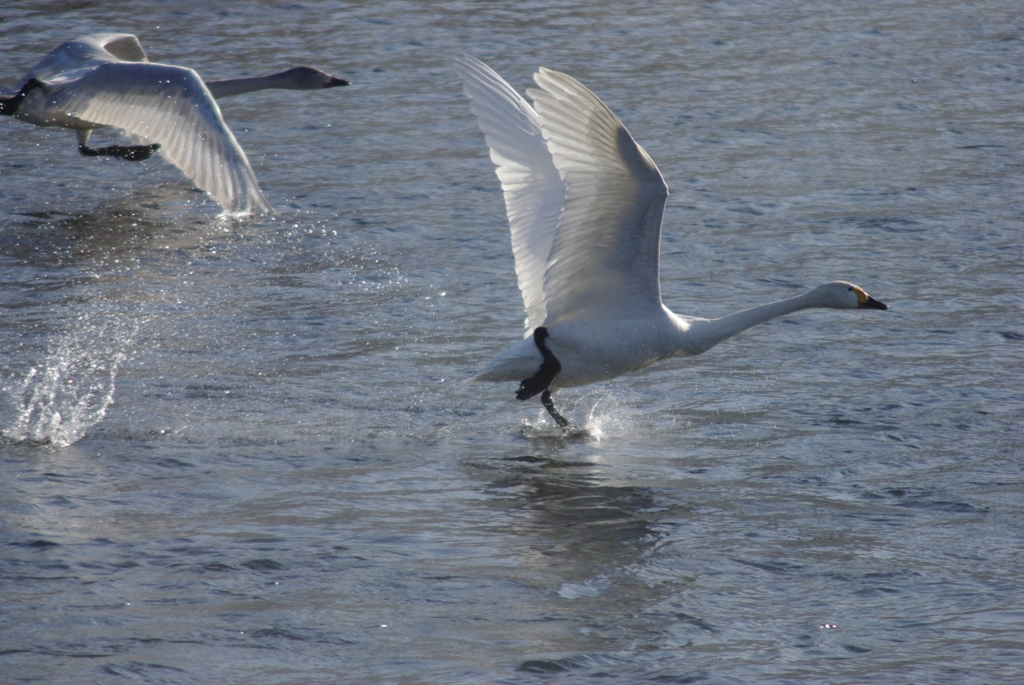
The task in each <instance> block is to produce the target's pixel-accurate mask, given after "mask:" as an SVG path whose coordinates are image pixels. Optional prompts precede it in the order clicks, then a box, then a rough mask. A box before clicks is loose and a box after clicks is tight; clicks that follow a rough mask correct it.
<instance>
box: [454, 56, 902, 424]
mask: <svg viewBox="0 0 1024 685" xmlns="http://www.w3.org/2000/svg"><path fill="white" fill-rule="evenodd" d="M456 70H457V71H458V73H459V76H461V77H462V81H463V83H464V87H465V92H466V95H467V96H468V97H469V98H470V103H471V108H472V111H473V113H474V114H476V116H477V119H478V123H479V125H480V128H481V129H482V130H483V132H484V135H485V138H486V140H487V144H488V146H490V149H491V160H492V161H493V162H494V163H495V164H496V165H497V167H498V168H497V173H498V178H499V179H500V181H501V186H502V189H503V190H504V193H505V206H506V209H507V211H508V218H509V224H510V226H511V229H512V249H513V252H514V254H515V261H516V273H517V275H518V277H519V288H520V290H522V293H523V302H524V304H525V306H526V312H527V319H526V336H525V339H524V340H523V341H522V342H520V343H519V344H517V345H515V346H514V347H512V348H511V349H509V350H507V351H505V352H502V353H501V354H499V355H498V356H497V357H495V358H494V359H493V360H491V362H490V363H489V364H488V365H487V366H486V367H485V368H484V369H483V371H481V372H480V373H479V374H478V375H477V376H476V377H475V378H474V379H473V380H474V381H520V385H519V390H518V392H517V394H516V398H517V399H520V400H525V399H528V398H530V397H533V396H535V395H537V394H540V395H541V402H543V404H544V406H545V408H547V410H548V412H549V413H550V414H551V416H552V418H554V420H555V422H556V423H557V424H558V425H559V426H561V427H563V428H565V427H568V426H569V422H568V421H567V420H566V419H565V417H563V416H562V415H561V414H560V413H559V412H558V411H557V410H556V409H555V407H554V404H553V402H552V400H551V393H552V391H555V390H557V389H559V388H567V387H573V386H580V385H586V384H588V383H595V382H597V381H603V380H606V379H609V378H614V377H615V376H619V375H621V374H624V373H629V372H631V371H636V370H638V369H641V368H643V367H645V366H647V365H649V364H652V363H654V362H656V361H658V360H659V359H665V358H668V357H675V356H683V355H693V354H700V353H701V352H704V351H706V350H708V349H710V348H711V347H713V346H715V345H717V344H718V343H720V342H722V341H723V340H725V339H727V338H730V337H732V336H734V335H736V334H738V333H740V332H741V331H744V330H746V329H748V328H750V327H751V326H756V325H757V324H759V323H764V322H765V321H768V320H770V319H774V318H776V317H778V316H783V315H785V314H790V313H792V312H796V311H799V310H801V309H807V308H810V307H831V308H835V309H858V308H860V309H888V307H887V306H886V305H885V304H883V303H881V302H879V301H878V300H876V299H874V298H872V297H869V296H868V295H867V293H865V292H864V291H863V290H861V289H860V288H858V287H857V286H855V285H852V284H850V283H846V282H843V281H835V282H832V283H826V284H825V285H822V286H819V287H818V288H815V289H814V290H812V291H810V292H808V293H805V294H803V295H799V296H797V297H792V298H789V299H787V300H782V301H780V302H774V303H771V304H767V305H763V306H761V307H754V308H753V309H747V310H745V311H741V312H738V313H736V314H732V315H729V316H725V317H722V318H720V319H704V318H699V317H693V316H680V315H677V314H673V313H672V312H671V311H669V310H668V308H667V307H665V305H663V304H662V302H661V287H660V285H659V282H658V259H659V248H660V242H661V219H662V213H663V211H664V208H665V200H666V199H667V198H668V189H667V187H666V185H665V181H664V179H663V178H662V176H661V173H660V172H659V171H658V168H657V167H656V166H655V164H654V162H653V161H652V160H651V158H650V157H649V156H648V155H647V153H646V152H645V151H644V150H643V148H641V147H640V146H639V145H637V144H636V142H635V141H634V140H633V138H632V137H631V136H630V135H629V132H628V131H626V128H625V127H624V126H623V125H622V123H621V122H620V121H619V120H618V118H616V116H615V115H614V114H612V112H611V110H609V109H608V108H607V107H606V106H605V105H604V103H602V102H601V101H600V100H599V99H598V98H597V96H595V95H594V94H593V93H591V92H590V91H589V90H587V89H586V88H585V87H584V86H583V85H582V84H580V83H579V82H578V81H576V80H575V79H573V78H572V77H570V76H567V75H566V74H561V73H559V72H556V71H551V70H549V69H544V68H541V69H540V71H538V72H537V74H536V75H534V81H535V82H536V83H537V85H538V86H540V89H539V90H535V89H530V90H528V91H527V94H528V95H529V96H530V97H531V98H532V99H533V101H534V105H535V106H536V109H534V107H531V106H530V105H529V103H527V102H526V100H524V99H523V98H522V97H521V96H520V95H519V94H518V93H516V92H515V91H514V90H513V89H512V88H511V86H509V85H508V84H507V83H506V82H505V81H504V80H503V79H502V78H501V77H500V76H498V74H497V73H495V72H494V71H493V70H492V69H490V68H489V67H488V66H487V65H485V64H484V63H483V62H481V61H479V60H477V59H475V58H473V57H468V56H467V57H465V58H462V59H459V60H457V61H456Z"/></svg>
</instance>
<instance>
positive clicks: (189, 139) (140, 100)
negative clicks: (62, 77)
mask: <svg viewBox="0 0 1024 685" xmlns="http://www.w3.org/2000/svg"><path fill="white" fill-rule="evenodd" d="M48 107H50V108H53V109H54V110H60V111H63V112H65V113H67V114H68V115H70V116H73V117H75V118H77V119H80V120H82V121H85V122H89V123H93V124H98V125H104V126H113V127H114V128H117V129H120V130H122V131H124V132H125V133H127V134H128V135H129V136H130V137H132V138H133V139H135V140H136V141H139V142H142V143H159V144H160V154H161V155H162V156H163V157H164V158H165V159H167V161H169V162H170V163H171V164H174V165H175V166H176V167H178V168H179V169H181V171H182V172H183V173H184V174H185V176H187V177H188V178H189V179H190V180H191V181H192V182H193V183H195V185H196V186H197V187H198V188H200V189H201V190H204V191H205V192H206V193H207V194H209V195H210V197H212V198H213V199H214V200H216V201H217V202H219V203H220V205H221V206H222V207H223V208H224V209H225V210H227V211H230V212H251V211H254V210H263V211H270V209H271V208H270V204H269V203H268V202H267V200H266V198H264V197H263V193H262V192H260V188H259V185H258V184H257V182H256V176H255V174H253V171H252V168H251V167H250V166H249V160H248V159H246V156H245V153H244V152H243V151H242V148H241V147H239V145H238V141H236V140H235V136H234V135H233V134H232V133H231V131H230V129H228V127H227V125H226V124H225V123H224V119H223V118H222V117H221V114H220V108H219V107H218V106H217V103H216V101H215V100H214V99H213V96H212V95H210V91H209V90H208V89H207V88H206V85H205V84H204V83H203V81H202V79H200V78H199V75H198V74H196V72H195V71H193V70H192V69H186V68H184V67H175V66H170V65H165V64H153V63H148V62H107V63H104V64H101V65H100V66H98V67H96V68H95V69H93V70H92V71H90V72H89V73H88V74H86V75H84V76H83V77H82V78H81V79H79V80H78V81H77V82H75V83H71V84H69V85H67V86H66V87H64V88H63V89H61V90H60V91H59V92H57V93H56V94H55V95H54V96H53V97H52V99H51V101H50V103H48Z"/></svg>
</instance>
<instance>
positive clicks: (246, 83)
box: [206, 72, 294, 98]
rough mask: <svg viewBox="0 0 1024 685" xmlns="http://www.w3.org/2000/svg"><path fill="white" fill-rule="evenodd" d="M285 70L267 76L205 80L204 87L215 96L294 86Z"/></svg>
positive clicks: (228, 95) (222, 96)
mask: <svg viewBox="0 0 1024 685" xmlns="http://www.w3.org/2000/svg"><path fill="white" fill-rule="evenodd" d="M286 73H287V72H281V73H279V74H270V75H269V76H252V77H250V78H226V79H219V80H216V81H207V82H206V87H207V88H209V89H210V94H211V95H213V97H215V98H224V97H230V96H232V95H242V94H243V93H252V92H254V91H257V90H268V89H270V88H294V86H293V85H292V84H291V82H290V81H289V80H288V79H287V77H286V76H285V74H286Z"/></svg>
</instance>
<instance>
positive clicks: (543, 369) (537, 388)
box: [516, 326, 572, 428]
mask: <svg viewBox="0 0 1024 685" xmlns="http://www.w3.org/2000/svg"><path fill="white" fill-rule="evenodd" d="M547 337H548V329H546V328H544V327H543V326H539V327H538V328H536V329H535V330H534V331H533V342H534V344H535V345H536V346H537V349H538V350H540V354H541V357H543V358H544V361H543V362H542V363H541V365H540V369H539V370H538V371H537V373H535V374H534V375H533V376H531V377H530V378H527V379H526V380H525V381H523V382H522V383H520V384H519V390H518V391H517V392H516V399H517V400H528V399H530V398H531V397H533V396H534V395H536V394H538V393H540V394H541V395H540V402H541V404H543V405H544V408H545V409H547V410H548V413H549V414H551V418H553V419H554V420H555V423H557V424H558V427H559V428H569V427H570V426H571V425H572V424H570V423H569V420H568V419H567V418H565V417H564V416H562V415H561V414H559V413H558V410H557V409H555V403H554V402H552V401H551V390H550V389H549V386H550V385H551V381H553V380H555V376H557V375H558V373H559V372H560V371H561V370H562V363H561V362H560V361H558V359H557V358H556V357H555V355H554V353H552V352H551V350H549V349H548V346H547V345H546V344H545V343H544V341H545V340H546V339H547Z"/></svg>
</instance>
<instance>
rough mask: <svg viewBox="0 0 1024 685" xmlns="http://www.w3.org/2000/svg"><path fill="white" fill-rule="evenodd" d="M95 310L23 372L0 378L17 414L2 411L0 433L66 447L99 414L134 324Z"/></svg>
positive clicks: (103, 410)
mask: <svg viewBox="0 0 1024 685" xmlns="http://www.w3.org/2000/svg"><path fill="white" fill-rule="evenodd" d="M93 316H95V315H83V316H81V317H79V319H78V321H76V325H75V326H74V327H73V328H72V329H71V330H68V331H65V332H64V333H62V334H61V335H59V336H58V337H57V338H56V339H55V340H54V342H53V344H52V345H51V347H50V349H49V351H48V352H47V355H46V358H45V359H44V360H43V362H42V363H41V364H40V365H38V366H35V367H33V368H30V369H29V370H28V371H27V372H26V373H25V374H24V376H23V377H21V378H13V379H0V396H2V399H3V400H4V404H9V405H13V407H14V411H13V414H14V415H15V416H14V418H13V421H8V420H7V419H6V415H7V412H6V411H5V412H3V413H2V414H0V438H2V439H6V440H11V441H15V442H28V443H37V444H46V445H55V446H57V447H67V446H68V445H70V444H72V443H74V442H76V441H77V440H79V439H80V438H81V437H82V436H83V435H85V433H86V431H88V430H89V429H90V428H92V427H93V426H94V425H96V424H97V423H99V422H100V421H101V420H102V419H103V417H104V416H105V415H106V413H107V408H108V407H109V406H110V404H111V403H112V402H113V401H114V380H115V379H116V377H117V372H118V369H119V368H120V366H121V364H122V363H123V362H124V360H125V359H126V358H127V356H128V349H129V346H130V345H131V342H132V340H133V339H134V337H135V334H136V332H137V331H138V325H137V324H136V323H134V322H131V323H127V324H126V323H124V322H122V321H117V320H114V319H108V320H103V321H99V322H95V321H93V320H92V318H93Z"/></svg>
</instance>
